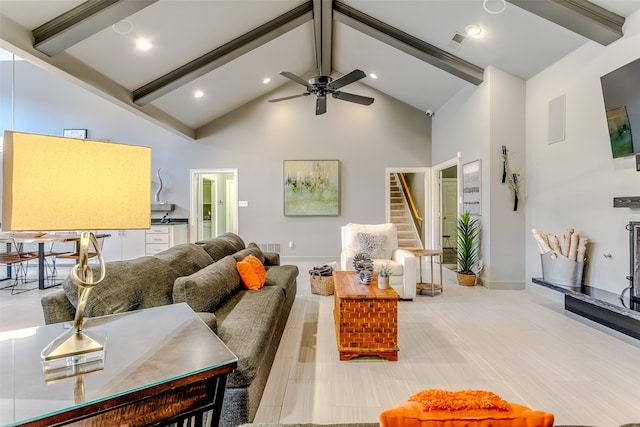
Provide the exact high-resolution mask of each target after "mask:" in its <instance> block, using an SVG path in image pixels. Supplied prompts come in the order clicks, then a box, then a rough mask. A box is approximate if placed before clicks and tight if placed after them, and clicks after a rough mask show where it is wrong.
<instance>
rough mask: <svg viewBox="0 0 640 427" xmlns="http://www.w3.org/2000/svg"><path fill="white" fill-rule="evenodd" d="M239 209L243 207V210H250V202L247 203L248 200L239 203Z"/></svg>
mask: <svg viewBox="0 0 640 427" xmlns="http://www.w3.org/2000/svg"><path fill="white" fill-rule="evenodd" d="M238 207H241V208H248V207H249V202H248V201H246V200H240V201H239V202H238Z"/></svg>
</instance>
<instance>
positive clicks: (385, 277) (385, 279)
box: [378, 262, 391, 289]
mask: <svg viewBox="0 0 640 427" xmlns="http://www.w3.org/2000/svg"><path fill="white" fill-rule="evenodd" d="M389 276H391V267H390V266H389V263H388V262H387V263H385V264H382V265H381V266H380V269H379V270H378V287H379V288H380V289H387V288H389Z"/></svg>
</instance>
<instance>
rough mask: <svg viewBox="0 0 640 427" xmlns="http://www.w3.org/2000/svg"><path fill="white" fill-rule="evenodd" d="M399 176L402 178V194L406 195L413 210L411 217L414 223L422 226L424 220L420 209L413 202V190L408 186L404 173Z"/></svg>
mask: <svg viewBox="0 0 640 427" xmlns="http://www.w3.org/2000/svg"><path fill="white" fill-rule="evenodd" d="M398 175H399V176H400V186H401V187H402V192H403V193H404V194H405V196H406V198H407V202H408V203H409V208H410V209H411V216H412V217H413V219H414V221H417V222H419V223H420V224H422V221H423V219H422V217H421V216H420V213H419V212H418V209H417V208H416V204H415V203H414V202H413V197H412V196H411V188H410V187H409V184H407V180H406V178H405V177H404V173H399V174H398Z"/></svg>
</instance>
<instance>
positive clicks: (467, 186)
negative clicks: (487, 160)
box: [462, 160, 482, 215]
mask: <svg viewBox="0 0 640 427" xmlns="http://www.w3.org/2000/svg"><path fill="white" fill-rule="evenodd" d="M480 172H481V169H480V160H475V161H473V162H470V163H466V164H464V165H462V211H463V212H466V211H469V213H470V214H471V215H480V212H481V210H480V200H481V196H482V194H481V189H482V186H481V182H480Z"/></svg>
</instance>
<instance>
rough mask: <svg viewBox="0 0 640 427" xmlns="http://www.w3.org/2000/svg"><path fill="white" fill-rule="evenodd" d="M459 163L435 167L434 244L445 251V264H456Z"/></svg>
mask: <svg viewBox="0 0 640 427" xmlns="http://www.w3.org/2000/svg"><path fill="white" fill-rule="evenodd" d="M458 170H459V161H458V159H457V158H454V159H451V160H449V161H447V162H444V163H441V164H439V165H436V166H434V167H433V173H434V177H435V178H436V179H434V181H435V185H434V199H433V200H434V204H436V206H437V211H438V214H437V216H436V218H437V220H436V221H435V224H434V229H435V232H434V236H437V237H436V239H435V240H436V241H435V242H434V244H436V245H437V247H438V248H441V249H442V251H443V264H445V265H453V266H454V267H455V264H456V241H457V240H456V239H457V224H458V221H457V220H458V205H459V204H458V200H459V196H458V194H459V184H460V183H459V179H458Z"/></svg>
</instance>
